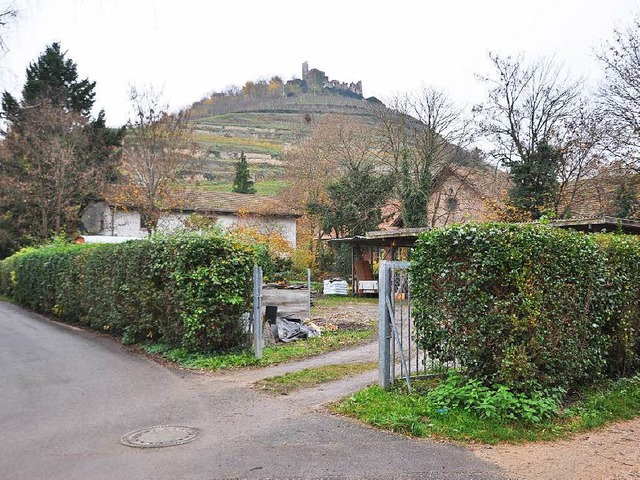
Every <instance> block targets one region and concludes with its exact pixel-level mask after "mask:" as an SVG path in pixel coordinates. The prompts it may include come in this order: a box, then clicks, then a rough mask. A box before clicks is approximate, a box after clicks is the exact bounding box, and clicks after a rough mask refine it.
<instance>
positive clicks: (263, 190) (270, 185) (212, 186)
mask: <svg viewBox="0 0 640 480" xmlns="http://www.w3.org/2000/svg"><path fill="white" fill-rule="evenodd" d="M286 186H287V184H286V183H285V182H284V181H283V180H264V181H260V182H256V183H255V184H254V187H255V188H256V194H257V195H263V196H265V197H273V196H275V195H277V194H278V193H279V192H280V191H281V190H282V189H284V188H285V187H286ZM196 188H197V189H198V190H207V191H210V192H228V193H231V192H233V182H229V183H204V182H203V183H201V184H200V185H198V186H197V187H196Z"/></svg>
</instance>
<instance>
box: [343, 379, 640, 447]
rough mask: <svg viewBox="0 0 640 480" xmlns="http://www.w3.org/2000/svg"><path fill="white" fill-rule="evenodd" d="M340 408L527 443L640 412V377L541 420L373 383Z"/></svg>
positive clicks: (437, 431) (419, 430)
mask: <svg viewBox="0 0 640 480" xmlns="http://www.w3.org/2000/svg"><path fill="white" fill-rule="evenodd" d="M331 409H332V410H333V411H334V412H338V413H342V414H345V415H348V416H351V417H354V418H357V419H359V420H361V421H363V422H365V423H368V424H370V425H373V426H375V427H378V428H382V429H385V430H391V431H394V432H399V433H403V434H407V435H412V436H416V437H433V438H448V439H451V440H455V441H462V442H481V443H488V444H496V443H499V442H508V443H522V442H527V441H540V440H555V439H558V438H566V437H568V436H569V435H571V434H574V433H580V432H584V431H588V430H592V429H594V428H597V427H601V426H603V425H606V424H608V423H611V422H614V421H619V420H626V419H630V418H634V417H636V416H638V415H640V377H635V378H633V379H623V380H619V381H616V382H612V383H610V384H608V385H606V386H602V387H600V388H598V389H594V390H591V391H588V392H585V393H583V394H582V395H581V397H580V398H579V399H578V400H577V401H575V402H574V403H573V404H572V405H570V406H569V407H568V408H565V409H564V410H563V411H561V412H560V414H559V415H558V416H556V417H555V418H554V419H552V420H547V421H544V422H541V423H536V424H532V423H524V422H513V421H511V422H509V421H504V420H502V421H501V420H498V419H487V418H483V417H480V416H478V415H477V414H474V413H472V412H469V411H467V410H464V409H458V408H456V409H450V410H449V409H442V408H437V406H435V405H434V404H433V403H431V402H430V401H429V400H428V399H427V398H426V397H425V396H424V395H420V394H416V393H414V394H412V395H408V394H406V393H404V392H403V391H401V389H400V388H395V389H392V390H389V391H385V390H382V389H381V388H380V387H377V386H376V387H369V388H366V389H364V390H362V391H360V392H358V393H357V394H355V395H353V396H351V397H349V398H348V399H345V400H343V401H342V402H340V403H336V404H334V405H332V406H331Z"/></svg>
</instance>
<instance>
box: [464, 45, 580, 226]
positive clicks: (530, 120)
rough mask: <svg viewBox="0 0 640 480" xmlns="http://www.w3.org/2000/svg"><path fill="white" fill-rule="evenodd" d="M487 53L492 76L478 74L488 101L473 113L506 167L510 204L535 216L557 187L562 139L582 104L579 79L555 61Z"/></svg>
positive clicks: (494, 151)
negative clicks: (509, 175) (530, 61)
mask: <svg viewBox="0 0 640 480" xmlns="http://www.w3.org/2000/svg"><path fill="white" fill-rule="evenodd" d="M490 58H491V61H492V63H493V66H494V72H493V75H491V76H485V77H480V80H481V81H483V82H485V83H486V84H487V85H488V86H489V93H488V100H487V102H486V103H485V104H484V105H480V106H477V107H476V108H475V112H476V113H477V114H478V116H479V120H480V122H479V124H480V127H481V130H482V131H483V133H484V134H485V136H486V138H487V139H488V140H489V141H490V142H491V143H492V148H493V149H492V152H491V153H492V155H493V157H494V158H495V159H496V160H497V161H498V162H500V163H501V164H503V165H504V166H506V167H508V168H509V169H510V172H511V176H512V180H513V183H514V186H513V188H512V189H511V192H510V201H511V203H512V205H513V206H514V207H516V208H517V209H518V210H520V211H522V212H524V213H526V214H529V215H531V216H532V217H533V218H538V217H539V216H540V215H541V214H542V212H543V211H544V210H545V209H546V208H549V207H550V203H551V202H552V201H553V198H554V195H555V193H556V190H557V174H558V169H559V168H560V166H559V164H560V162H561V161H562V154H563V145H562V144H561V140H562V139H566V138H567V128H568V125H569V124H570V123H571V122H573V121H574V120H575V117H576V114H577V113H578V112H579V111H580V108H581V106H582V104H581V82H580V81H572V80H570V79H569V78H568V77H567V76H566V75H564V74H563V71H562V68H561V66H559V65H557V64H556V63H555V62H554V61H553V60H539V61H537V62H533V63H527V62H525V60H524V58H523V57H522V56H519V57H516V58H512V57H506V58H502V57H500V56H498V55H490Z"/></svg>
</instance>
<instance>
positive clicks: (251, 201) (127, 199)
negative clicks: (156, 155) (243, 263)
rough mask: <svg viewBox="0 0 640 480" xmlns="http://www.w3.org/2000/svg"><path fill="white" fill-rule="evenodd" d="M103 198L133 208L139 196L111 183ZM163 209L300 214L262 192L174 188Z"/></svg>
mask: <svg viewBox="0 0 640 480" xmlns="http://www.w3.org/2000/svg"><path fill="white" fill-rule="evenodd" d="M103 198H104V199H105V201H106V202H107V203H108V204H109V205H111V206H114V207H121V208H130V209H135V208H136V205H137V204H138V203H137V202H136V198H140V194H139V191H138V190H136V187H135V186H129V185H112V186H110V187H109V189H108V190H107V191H105V192H104V194H103ZM162 204H163V206H164V208H165V209H166V210H170V211H176V212H197V213H214V214H216V213H217V214H250V215H251V214H252V215H261V216H276V217H294V218H297V217H300V216H301V213H300V212H299V211H297V210H296V209H295V208H294V207H290V206H289V205H285V204H284V203H282V202H281V201H279V200H277V199H275V198H273V197H265V196H261V195H253V194H244V193H229V192H212V191H206V190H194V189H174V190H171V191H170V192H169V193H168V194H167V195H165V196H164V197H163V198H162Z"/></svg>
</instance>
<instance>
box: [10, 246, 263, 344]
mask: <svg viewBox="0 0 640 480" xmlns="http://www.w3.org/2000/svg"><path fill="white" fill-rule="evenodd" d="M254 261H255V254H254V250H253V249H252V248H250V247H248V246H246V245H244V244H241V243H238V242H236V241H234V240H230V239H228V238H225V237H222V236H220V235H219V234H207V235H199V234H185V233H180V234H176V235H172V236H167V237H154V238H153V239H151V240H141V241H132V242H126V243H123V244H117V245H87V246H85V245H83V246H77V245H64V246H60V245H55V246H48V247H42V248H39V249H30V250H29V251H23V252H20V253H18V254H16V255H14V256H13V257H10V258H8V259H5V260H3V261H2V262H1V263H0V288H2V290H1V293H3V294H5V295H9V296H12V297H14V298H15V300H16V301H17V302H18V303H20V304H22V305H24V306H26V307H29V308H32V309H33V310H36V311H38V312H41V313H44V314H54V315H57V316H58V317H60V318H61V319H63V320H66V321H74V322H80V323H83V324H86V325H89V326H91V327H93V328H99V329H102V330H105V331H110V332H112V333H115V334H119V335H123V336H124V338H125V340H127V341H134V340H140V339H142V338H157V339H159V340H163V341H167V342H169V343H171V344H173V345H180V346H183V347H185V348H186V349H187V350H189V351H202V352H207V351H221V350H227V349H232V348H235V347H238V346H239V345H240V343H241V342H242V334H243V330H242V325H241V322H240V317H241V315H242V314H243V313H244V312H246V311H247V310H248V305H249V302H250V299H251V291H252V282H251V271H252V266H253V264H254Z"/></svg>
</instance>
